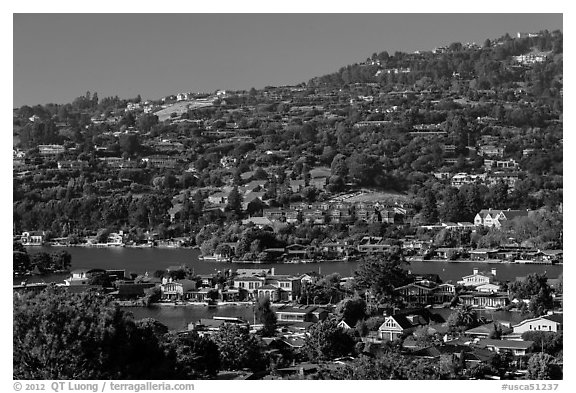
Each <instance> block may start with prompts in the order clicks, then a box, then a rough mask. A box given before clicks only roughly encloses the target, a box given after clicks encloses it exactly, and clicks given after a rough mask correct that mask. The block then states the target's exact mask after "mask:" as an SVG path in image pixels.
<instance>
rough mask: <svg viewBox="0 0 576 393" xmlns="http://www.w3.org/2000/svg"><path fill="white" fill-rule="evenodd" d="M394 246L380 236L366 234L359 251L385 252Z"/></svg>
mask: <svg viewBox="0 0 576 393" xmlns="http://www.w3.org/2000/svg"><path fill="white" fill-rule="evenodd" d="M390 248H392V243H391V242H389V241H387V240H385V239H383V238H382V237H379V236H376V237H374V236H364V237H363V238H362V239H360V244H358V251H359V252H363V253H367V254H372V253H384V252H386V251H388V250H390Z"/></svg>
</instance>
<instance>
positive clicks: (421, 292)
mask: <svg viewBox="0 0 576 393" xmlns="http://www.w3.org/2000/svg"><path fill="white" fill-rule="evenodd" d="M436 288H437V285H436V283H434V282H432V281H428V280H422V281H417V282H413V283H410V284H408V285H404V286H401V287H398V288H394V292H396V293H398V294H399V295H400V296H402V298H403V299H404V301H406V302H407V303H408V304H422V305H427V304H432V303H434V300H435V297H434V292H435V290H436Z"/></svg>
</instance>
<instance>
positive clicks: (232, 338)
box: [212, 324, 265, 371]
mask: <svg viewBox="0 0 576 393" xmlns="http://www.w3.org/2000/svg"><path fill="white" fill-rule="evenodd" d="M212 337H213V340H214V342H215V343H216V345H217V346H218V351H219V353H220V366H221V369H222V370H241V369H243V368H249V369H251V370H253V371H259V370H262V369H263V368H264V367H265V360H264V358H263V356H262V353H261V350H260V345H259V341H258V339H257V338H256V337H255V336H253V335H250V334H249V333H248V331H247V329H245V328H243V327H241V326H238V325H235V324H225V325H224V326H222V327H221V328H220V330H219V331H218V332H217V333H216V334H214V335H213V336H212Z"/></svg>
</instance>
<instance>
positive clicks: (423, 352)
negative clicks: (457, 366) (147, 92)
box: [410, 346, 442, 358]
mask: <svg viewBox="0 0 576 393" xmlns="http://www.w3.org/2000/svg"><path fill="white" fill-rule="evenodd" d="M410 355H412V356H416V357H422V358H437V357H440V355H442V352H440V350H439V349H438V348H436V347H435V346H432V347H428V348H422V349H418V350H416V351H413V352H412V353H410Z"/></svg>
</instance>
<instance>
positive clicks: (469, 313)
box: [458, 305, 478, 328]
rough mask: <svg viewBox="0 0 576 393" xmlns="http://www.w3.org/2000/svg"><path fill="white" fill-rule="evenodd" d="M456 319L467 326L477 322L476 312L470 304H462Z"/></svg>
mask: <svg viewBox="0 0 576 393" xmlns="http://www.w3.org/2000/svg"><path fill="white" fill-rule="evenodd" d="M458 319H459V320H460V322H461V323H462V325H466V326H467V327H468V328H470V327H472V326H474V325H475V324H476V323H477V322H478V314H477V313H476V311H474V309H473V308H472V306H470V305H466V306H462V307H461V308H460V309H459V310H458Z"/></svg>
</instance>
